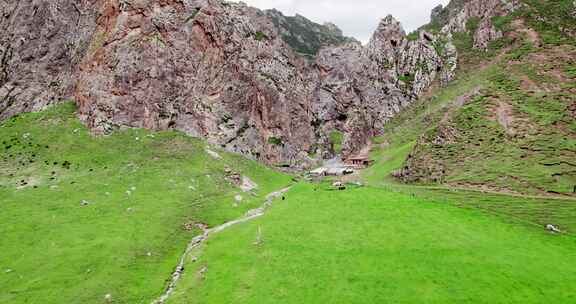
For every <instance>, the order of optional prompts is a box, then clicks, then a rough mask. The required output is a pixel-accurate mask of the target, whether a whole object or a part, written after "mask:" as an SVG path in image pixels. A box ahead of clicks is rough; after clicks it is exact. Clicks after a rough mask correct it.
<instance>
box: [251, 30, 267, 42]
mask: <svg viewBox="0 0 576 304" xmlns="http://www.w3.org/2000/svg"><path fill="white" fill-rule="evenodd" d="M254 39H256V40H257V41H262V40H265V39H266V40H267V39H268V36H266V34H264V33H262V32H260V31H258V32H256V33H255V34H254Z"/></svg>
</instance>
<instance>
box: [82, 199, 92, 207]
mask: <svg viewBox="0 0 576 304" xmlns="http://www.w3.org/2000/svg"><path fill="white" fill-rule="evenodd" d="M88 205H90V202H89V201H87V200H82V201H80V206H88Z"/></svg>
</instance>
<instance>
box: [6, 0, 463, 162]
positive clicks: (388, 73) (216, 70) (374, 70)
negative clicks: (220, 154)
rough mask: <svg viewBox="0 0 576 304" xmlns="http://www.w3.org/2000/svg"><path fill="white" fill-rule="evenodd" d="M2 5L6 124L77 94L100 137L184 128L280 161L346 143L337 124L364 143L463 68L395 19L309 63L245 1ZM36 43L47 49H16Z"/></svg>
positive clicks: (352, 145) (450, 52) (355, 144)
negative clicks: (411, 36) (125, 130)
mask: <svg viewBox="0 0 576 304" xmlns="http://www.w3.org/2000/svg"><path fill="white" fill-rule="evenodd" d="M62 9H66V10H67V11H69V12H70V14H68V15H67V18H71V19H70V20H68V19H66V18H60V14H61V12H62ZM3 11H4V14H3V16H4V17H3V21H2V27H3V29H4V30H3V33H6V34H4V35H3V37H2V41H3V44H2V57H3V58H4V60H3V62H4V63H3V68H2V69H3V71H4V72H3V74H4V76H3V86H2V90H3V91H2V95H3V106H2V117H3V118H4V119H5V118H8V117H10V116H12V115H14V114H18V113H20V112H26V111H30V110H37V109H40V108H42V107H44V106H46V105H48V104H51V103H55V102H57V101H58V100H63V99H65V98H71V99H73V100H75V101H76V102H77V104H78V105H79V116H80V118H81V119H82V121H84V122H85V123H86V124H87V125H88V126H89V127H90V128H91V129H92V130H93V131H94V132H95V133H99V134H105V133H109V132H111V131H112V130H113V129H115V128H117V127H119V126H128V127H145V128H150V129H155V130H166V129H177V130H181V131H184V132H185V133H187V134H189V135H192V136H197V137H202V138H206V139H208V140H209V141H210V142H212V143H214V144H217V145H220V146H222V147H225V148H226V149H227V150H229V151H233V152H239V153H242V154H244V155H246V156H248V157H251V158H254V159H258V160H260V161H263V162H265V163H267V164H275V165H282V166H291V167H307V166H309V165H310V164H312V163H313V162H315V159H314V157H311V156H314V155H319V156H321V157H324V158H325V157H330V156H331V155H334V154H335V153H338V152H340V151H334V149H333V146H334V143H332V142H330V134H331V133H334V132H338V133H341V134H342V136H341V137H342V138H343V143H342V144H343V151H342V152H343V153H344V155H350V154H352V153H355V152H357V151H358V150H359V149H361V148H362V146H363V145H365V144H366V143H367V142H366V141H367V138H369V137H370V136H372V135H374V134H377V133H378V132H379V131H380V130H381V125H382V123H383V122H385V121H386V120H387V119H388V118H389V117H391V116H393V115H394V114H395V113H397V112H398V111H400V109H401V108H402V107H404V106H405V105H407V104H409V103H411V102H412V101H413V100H415V99H416V98H417V97H418V96H419V95H420V94H421V93H423V92H424V90H425V89H426V88H427V87H429V86H430V84H431V83H432V82H433V81H434V80H436V79H440V78H442V81H443V82H446V81H448V80H449V79H450V78H451V77H452V76H451V74H452V73H453V70H454V68H455V63H456V57H455V56H456V53H455V51H454V48H453V47H452V46H451V45H450V42H449V41H445V40H443V39H440V38H437V37H436V36H435V35H432V34H425V33H423V34H422V35H421V37H418V39H416V40H408V39H406V36H405V33H404V31H403V30H402V28H401V27H400V25H399V23H398V22H397V21H395V20H394V19H393V18H392V17H387V18H386V19H385V20H383V21H382V23H381V24H380V26H379V28H378V30H377V32H376V33H375V34H374V37H373V38H372V40H371V42H370V43H369V44H368V45H367V46H365V47H362V46H360V45H359V44H358V43H356V42H351V43H348V44H345V45H343V46H335V47H330V46H326V47H325V48H324V49H322V50H321V51H320V52H319V54H318V56H317V59H316V61H315V62H308V61H307V60H305V59H303V58H302V57H300V56H298V55H297V54H296V53H295V52H294V51H293V50H292V48H291V47H290V46H288V45H287V44H286V43H285V42H284V41H283V40H282V39H281V37H282V34H280V32H281V31H279V29H278V28H276V26H275V24H274V18H272V19H271V18H268V17H267V14H265V13H263V12H262V11H260V10H257V9H255V8H251V7H248V6H246V5H244V4H234V3H227V2H221V1H189V2H182V3H181V2H157V1H139V2H130V1H122V2H116V1H99V2H95V3H92V4H88V3H84V2H78V3H76V2H75V1H63V2H62V3H59V2H39V3H34V4H30V6H28V7H26V6H22V5H20V4H18V3H15V4H13V5H12V6H8V5H6V6H4V7H3ZM36 11H42V12H44V13H43V14H44V15H42V16H40V18H36V17H37V16H36V17H35V15H34V14H36V13H35V12H36ZM27 16H28V17H27ZM74 26H76V27H77V30H76V29H75V28H74ZM16 28H18V29H19V31H22V32H21V33H22V36H19V35H17V33H19V32H18V31H16V30H15V29H16ZM34 28H38V29H40V30H39V31H35V30H34ZM59 36H62V38H61V39H54V37H59ZM69 36H72V37H69ZM319 37H320V36H319ZM68 38H74V39H68ZM24 41H26V44H24ZM58 41H61V43H64V41H65V42H66V43H67V45H65V46H63V45H61V44H59V43H58ZM75 41H76V42H75ZM319 41H323V38H321V37H320V38H319ZM27 43H35V44H37V45H38V47H36V48H33V49H29V50H28V51H27V52H31V54H29V55H27V54H26V52H15V51H12V50H14V49H16V48H18V47H22V45H26V46H28V44H27ZM322 43H324V42H322ZM326 43H327V44H331V42H330V41H328V42H326ZM440 45H441V47H439V46H440ZM296 48H297V47H296ZM440 49H441V50H445V52H444V53H443V54H438V52H437V50H440ZM43 50H44V51H43ZM26 79H30V80H32V81H24V80H26Z"/></svg>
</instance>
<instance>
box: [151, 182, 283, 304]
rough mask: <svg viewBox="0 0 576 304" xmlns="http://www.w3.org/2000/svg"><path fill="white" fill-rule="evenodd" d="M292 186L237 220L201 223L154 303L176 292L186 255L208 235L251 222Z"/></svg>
mask: <svg viewBox="0 0 576 304" xmlns="http://www.w3.org/2000/svg"><path fill="white" fill-rule="evenodd" d="M290 188H291V187H286V188H284V189H281V190H278V191H275V192H272V193H270V194H268V195H266V201H265V202H264V204H263V205H262V207H260V208H256V209H252V210H250V211H248V212H246V214H245V215H244V216H242V217H241V218H238V219H236V220H233V221H230V222H227V223H224V224H222V225H220V226H216V227H214V228H206V227H204V226H200V225H199V226H198V228H200V229H202V234H201V235H198V236H196V237H194V238H193V239H192V241H190V243H188V246H187V247H186V250H185V251H184V253H183V254H182V256H181V257H180V261H179V262H178V265H177V266H176V269H175V270H174V272H173V273H172V277H171V279H170V283H169V284H168V287H167V288H166V290H165V291H164V293H163V294H162V295H161V296H160V297H159V298H158V299H156V300H154V301H152V304H163V303H165V302H166V300H168V298H169V297H170V296H171V295H172V293H174V290H175V289H176V284H177V283H178V281H179V280H180V278H182V274H183V273H184V264H185V263H186V257H188V255H189V254H190V252H192V250H193V249H195V248H197V247H198V246H200V245H201V244H202V243H204V242H205V241H206V240H207V239H208V237H210V235H211V234H214V233H219V232H222V231H224V230H226V229H228V228H230V227H232V226H235V225H237V224H241V223H245V222H249V221H251V220H253V219H256V218H258V217H261V216H263V215H264V214H265V213H266V209H268V208H269V207H270V206H272V201H274V199H276V198H278V197H280V196H282V195H283V194H284V193H286V192H288V190H290Z"/></svg>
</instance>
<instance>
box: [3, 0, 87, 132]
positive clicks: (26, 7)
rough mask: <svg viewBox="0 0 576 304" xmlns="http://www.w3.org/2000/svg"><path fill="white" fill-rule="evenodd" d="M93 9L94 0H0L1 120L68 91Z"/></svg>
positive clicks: (82, 53) (64, 95) (41, 105)
mask: <svg viewBox="0 0 576 304" xmlns="http://www.w3.org/2000/svg"><path fill="white" fill-rule="evenodd" d="M97 14H98V4H97V3H96V2H95V1H86V0H85V1H80V0H77V1H68V0H58V1H18V0H8V1H2V3H0V121H2V120H4V119H6V118H8V117H11V116H13V115H16V114H19V113H22V112H30V111H36V110H40V109H42V108H44V107H46V106H47V105H50V104H52V103H54V102H58V101H60V100H62V99H63V98H67V97H70V96H71V95H72V91H73V88H74V84H75V77H76V75H77V66H78V63H79V62H80V61H81V60H82V58H84V56H85V54H86V52H87V51H88V46H89V45H90V40H91V37H92V34H93V32H94V29H95V27H96V15H97Z"/></svg>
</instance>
